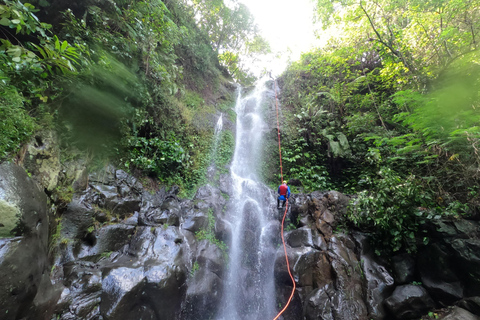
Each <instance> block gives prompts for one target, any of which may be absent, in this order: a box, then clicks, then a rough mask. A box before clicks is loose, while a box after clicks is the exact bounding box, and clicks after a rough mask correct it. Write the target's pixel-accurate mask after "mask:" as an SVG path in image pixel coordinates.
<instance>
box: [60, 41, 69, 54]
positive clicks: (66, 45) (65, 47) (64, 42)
mask: <svg viewBox="0 0 480 320" xmlns="http://www.w3.org/2000/svg"><path fill="white" fill-rule="evenodd" d="M67 47H68V42H67V41H63V42H62V47H61V48H60V51H61V52H63V51H65V49H67Z"/></svg>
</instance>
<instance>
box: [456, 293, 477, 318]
mask: <svg viewBox="0 0 480 320" xmlns="http://www.w3.org/2000/svg"><path fill="white" fill-rule="evenodd" d="M458 306H459V307H462V308H463V309H466V310H468V311H470V312H471V313H473V314H476V315H477V316H480V297H469V298H465V299H463V300H462V301H460V302H458Z"/></svg>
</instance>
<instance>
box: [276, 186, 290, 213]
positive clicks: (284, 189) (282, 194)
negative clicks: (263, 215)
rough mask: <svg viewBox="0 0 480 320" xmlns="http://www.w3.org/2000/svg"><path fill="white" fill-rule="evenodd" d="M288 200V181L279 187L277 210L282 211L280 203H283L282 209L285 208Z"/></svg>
mask: <svg viewBox="0 0 480 320" xmlns="http://www.w3.org/2000/svg"><path fill="white" fill-rule="evenodd" d="M288 198H290V187H289V186H288V185H287V181H283V183H282V184H281V185H279V186H278V198H277V209H280V201H283V204H282V208H284V207H285V202H287V199H288Z"/></svg>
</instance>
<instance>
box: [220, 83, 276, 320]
mask: <svg viewBox="0 0 480 320" xmlns="http://www.w3.org/2000/svg"><path fill="white" fill-rule="evenodd" d="M267 93H268V89H267V88H266V86H265V80H264V81H261V82H260V83H259V84H258V85H257V86H256V88H255V89H254V90H253V92H251V93H250V94H248V95H246V96H245V97H243V96H242V95H241V94H240V92H239V94H238V98H237V103H236V108H235V109H236V110H235V111H236V113H237V124H236V144H235V153H234V157H233V161H232V165H231V168H230V171H231V176H232V181H233V192H234V196H233V197H232V198H231V199H232V205H231V206H230V209H229V212H228V213H227V216H228V219H229V222H230V224H231V228H232V239H231V243H230V244H229V247H230V253H229V265H228V278H227V281H226V286H225V289H224V298H223V303H222V305H223V306H224V308H223V309H222V310H221V312H220V317H219V320H220V319H221V320H227V319H228V320H240V319H241V320H247V319H248V320H256V319H262V320H265V319H273V317H274V316H275V314H276V308H275V284H274V275H273V269H274V268H273V267H274V261H275V252H276V249H277V240H276V239H277V238H278V232H279V229H278V221H277V220H276V219H275V218H274V214H273V209H272V204H273V203H275V198H274V196H273V195H272V194H271V192H270V191H269V189H268V188H267V187H266V186H265V185H263V184H262V183H261V182H260V179H259V170H260V163H261V161H262V150H263V135H264V133H265V131H266V130H268V126H267V124H266V123H265V121H264V120H263V119H262V107H263V106H264V103H265V99H266V96H267Z"/></svg>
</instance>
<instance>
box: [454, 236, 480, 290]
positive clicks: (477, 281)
mask: <svg viewBox="0 0 480 320" xmlns="http://www.w3.org/2000/svg"><path fill="white" fill-rule="evenodd" d="M451 246H452V249H453V255H454V260H455V261H456V265H457V266H458V268H459V270H460V276H461V277H462V278H463V283H464V285H465V289H466V294H467V295H468V296H476V295H480V240H478V239H455V240H453V241H451Z"/></svg>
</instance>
